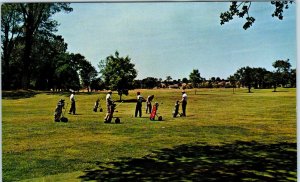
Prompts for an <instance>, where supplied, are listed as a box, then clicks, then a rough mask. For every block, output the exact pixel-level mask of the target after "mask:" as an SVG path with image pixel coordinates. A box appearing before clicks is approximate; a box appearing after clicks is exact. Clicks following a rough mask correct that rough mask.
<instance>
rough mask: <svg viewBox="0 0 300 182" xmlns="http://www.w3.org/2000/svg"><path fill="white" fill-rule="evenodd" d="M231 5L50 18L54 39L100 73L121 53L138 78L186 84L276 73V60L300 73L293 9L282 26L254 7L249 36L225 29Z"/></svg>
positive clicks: (121, 7)
mask: <svg viewBox="0 0 300 182" xmlns="http://www.w3.org/2000/svg"><path fill="white" fill-rule="evenodd" d="M229 5H230V3H229V2H168V3H163V2H152V3H149V2H143V3H141V2H136V3H124V2H123V3H71V7H72V8H73V11H72V12H71V13H68V14H66V13H59V14H56V15H55V16H53V19H55V20H57V21H58V23H59V24H60V26H59V27H58V31H57V32H56V34H58V35H62V36H63V37H64V40H65V42H66V43H67V44H68V52H70V53H75V54H76V53H80V54H81V55H83V56H85V58H86V59H87V60H88V61H90V62H91V63H92V65H93V66H95V68H96V69H97V70H99V68H98V66H97V65H98V64H99V62H100V61H101V60H105V58H106V57H107V56H109V55H113V54H114V53H115V51H118V52H119V54H120V56H122V57H125V56H129V57H130V58H131V62H132V63H133V64H135V69H136V70H137V71H138V76H137V79H144V78H146V77H155V78H162V79H163V80H164V79H166V77H167V76H171V77H172V79H174V80H177V79H182V78H189V74H190V73H191V72H192V71H193V69H198V70H199V72H200V74H201V77H204V78H206V79H210V78H211V77H220V78H224V79H226V78H228V77H229V76H230V75H233V74H234V73H235V72H236V70H238V69H239V68H241V67H245V66H250V67H263V68H266V69H267V70H269V71H273V70H274V68H273V66H272V63H274V62H275V61H276V60H287V59H289V60H290V63H291V65H292V68H296V63H297V62H296V7H295V5H290V8H289V9H287V10H285V11H284V14H283V15H284V19H283V20H278V19H276V18H273V17H272V16H271V15H272V13H273V11H274V6H272V5H271V3H270V2H253V3H252V5H251V11H250V15H251V16H253V17H254V18H255V19H256V20H255V22H254V24H253V25H252V27H250V28H249V29H248V30H244V29H243V28H242V27H243V24H244V22H245V20H244V19H239V18H235V19H234V20H232V21H231V22H229V23H226V24H225V25H222V26H221V25H220V18H219V16H220V13H221V12H224V11H226V10H228V8H229Z"/></svg>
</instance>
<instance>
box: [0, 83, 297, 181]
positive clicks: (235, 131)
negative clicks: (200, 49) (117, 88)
mask: <svg viewBox="0 0 300 182" xmlns="http://www.w3.org/2000/svg"><path fill="white" fill-rule="evenodd" d="M136 91H137V90H131V91H130V92H129V95H128V96H123V99H124V100H125V102H123V103H122V104H121V105H119V106H118V108H117V111H118V112H116V113H115V114H114V115H115V116H116V117H120V119H121V124H104V123H103V118H104V116H105V114H106V107H105V95H106V93H105V92H99V93H79V94H77V95H76V100H77V102H76V106H77V115H69V114H67V112H68V111H67V112H66V114H65V115H66V117H68V119H69V122H68V123H55V122H54V121H53V114H54V109H55V106H56V104H57V102H58V101H59V100H60V99H61V98H62V99H65V100H66V102H67V103H69V104H68V106H67V110H68V109H69V108H70V102H69V98H68V97H69V95H67V94H52V93H43V92H40V93H37V94H35V95H32V96H31V97H28V98H13V99H12V98H8V97H3V99H2V164H3V173H2V175H3V181H17V180H24V179H30V181H32V180H33V178H37V181H40V180H41V179H43V180H45V179H46V180H47V179H50V181H51V179H52V180H53V179H56V180H57V181H58V180H62V181H72V180H74V181H76V180H78V178H77V177H78V176H79V175H80V174H81V172H83V171H84V170H85V169H93V168H95V167H97V162H114V161H119V160H121V158H142V157H143V156H146V155H149V154H151V153H152V152H153V151H157V150H161V149H165V148H170V149H171V148H174V147H176V146H179V145H183V144H193V143H197V142H203V143H207V145H223V144H231V143H234V142H236V141H256V142H259V143H265V144H274V143H275V144H276V143H281V142H289V143H296V89H285V88H279V89H278V92H272V90H260V89H259V90H252V91H253V93H247V90H246V89H236V91H235V93H234V94H233V93H232V89H197V90H187V94H188V105H187V117H177V118H173V117H172V111H173V108H174V104H175V101H176V100H180V99H181V90H172V89H170V90H169V89H158V90H138V91H141V93H142V95H143V96H144V97H145V98H146V97H147V96H148V95H150V94H154V95H155V97H154V102H158V103H159V104H160V106H159V109H158V115H160V116H162V117H163V121H150V120H149V114H145V105H146V104H145V103H144V104H143V117H142V118H135V117H134V110H135V103H134V102H126V101H130V100H133V99H135V98H136ZM2 95H5V94H4V93H2ZM98 97H99V98H100V99H101V101H100V103H101V106H102V107H103V109H104V112H97V113H95V112H93V111H92V109H93V106H94V102H95V101H96V99H97V98H98ZM113 99H114V100H118V99H119V96H118V95H117V94H116V93H113ZM154 102H153V103H154ZM62 173H66V174H62ZM53 175H54V177H53ZM47 176H48V177H47ZM41 177H43V178H41ZM66 178H67V179H66Z"/></svg>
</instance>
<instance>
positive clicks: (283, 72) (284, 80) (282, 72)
mask: <svg viewBox="0 0 300 182" xmlns="http://www.w3.org/2000/svg"><path fill="white" fill-rule="evenodd" d="M273 67H274V68H275V69H276V71H275V72H276V74H277V75H278V77H279V78H278V84H281V85H282V86H285V85H287V84H288V83H289V82H290V76H291V72H290V71H291V64H290V62H289V59H287V60H276V61H275V62H274V63H273Z"/></svg>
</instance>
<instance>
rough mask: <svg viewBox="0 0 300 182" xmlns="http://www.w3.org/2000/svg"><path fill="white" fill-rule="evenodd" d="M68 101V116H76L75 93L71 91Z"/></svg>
mask: <svg viewBox="0 0 300 182" xmlns="http://www.w3.org/2000/svg"><path fill="white" fill-rule="evenodd" d="M70 101H71V108H70V111H69V114H72V113H73V114H74V115H75V114H76V105H75V92H74V91H72V94H71V96H70Z"/></svg>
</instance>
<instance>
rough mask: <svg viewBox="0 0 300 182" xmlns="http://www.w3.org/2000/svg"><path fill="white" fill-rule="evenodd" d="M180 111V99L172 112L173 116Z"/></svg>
mask: <svg viewBox="0 0 300 182" xmlns="http://www.w3.org/2000/svg"><path fill="white" fill-rule="evenodd" d="M178 113H179V101H176V103H175V107H174V110H173V112H172V114H173V118H176V117H177V115H178Z"/></svg>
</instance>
